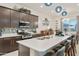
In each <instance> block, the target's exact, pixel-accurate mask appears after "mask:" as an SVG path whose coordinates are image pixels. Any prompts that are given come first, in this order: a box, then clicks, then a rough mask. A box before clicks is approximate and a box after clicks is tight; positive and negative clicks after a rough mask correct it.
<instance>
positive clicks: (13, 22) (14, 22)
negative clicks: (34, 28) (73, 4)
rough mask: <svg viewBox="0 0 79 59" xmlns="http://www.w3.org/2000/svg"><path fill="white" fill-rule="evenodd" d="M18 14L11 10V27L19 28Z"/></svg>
mask: <svg viewBox="0 0 79 59" xmlns="http://www.w3.org/2000/svg"><path fill="white" fill-rule="evenodd" d="M19 20H20V13H19V12H17V11H14V10H11V27H12V28H16V27H18V26H19Z"/></svg>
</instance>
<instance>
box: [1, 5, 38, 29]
mask: <svg viewBox="0 0 79 59" xmlns="http://www.w3.org/2000/svg"><path fill="white" fill-rule="evenodd" d="M20 21H24V22H31V24H32V25H33V24H35V22H37V21H38V16H36V15H32V14H26V13H22V12H18V11H16V10H13V9H10V8H7V7H3V6H0V28H17V27H18V26H19V22H20Z"/></svg>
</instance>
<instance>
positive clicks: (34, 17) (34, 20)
mask: <svg viewBox="0 0 79 59" xmlns="http://www.w3.org/2000/svg"><path fill="white" fill-rule="evenodd" d="M29 21H30V22H31V23H34V22H38V16H35V15H29Z"/></svg>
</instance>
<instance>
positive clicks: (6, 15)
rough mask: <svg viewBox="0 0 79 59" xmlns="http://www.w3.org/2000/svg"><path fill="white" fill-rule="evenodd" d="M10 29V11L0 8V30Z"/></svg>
mask: <svg viewBox="0 0 79 59" xmlns="http://www.w3.org/2000/svg"><path fill="white" fill-rule="evenodd" d="M6 27H10V9H7V8H3V7H0V28H6Z"/></svg>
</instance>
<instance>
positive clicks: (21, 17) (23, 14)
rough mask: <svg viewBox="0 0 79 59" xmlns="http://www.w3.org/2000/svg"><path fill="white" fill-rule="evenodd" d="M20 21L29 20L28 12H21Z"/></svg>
mask: <svg viewBox="0 0 79 59" xmlns="http://www.w3.org/2000/svg"><path fill="white" fill-rule="evenodd" d="M20 21H25V22H26V21H28V14H25V13H20Z"/></svg>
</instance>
